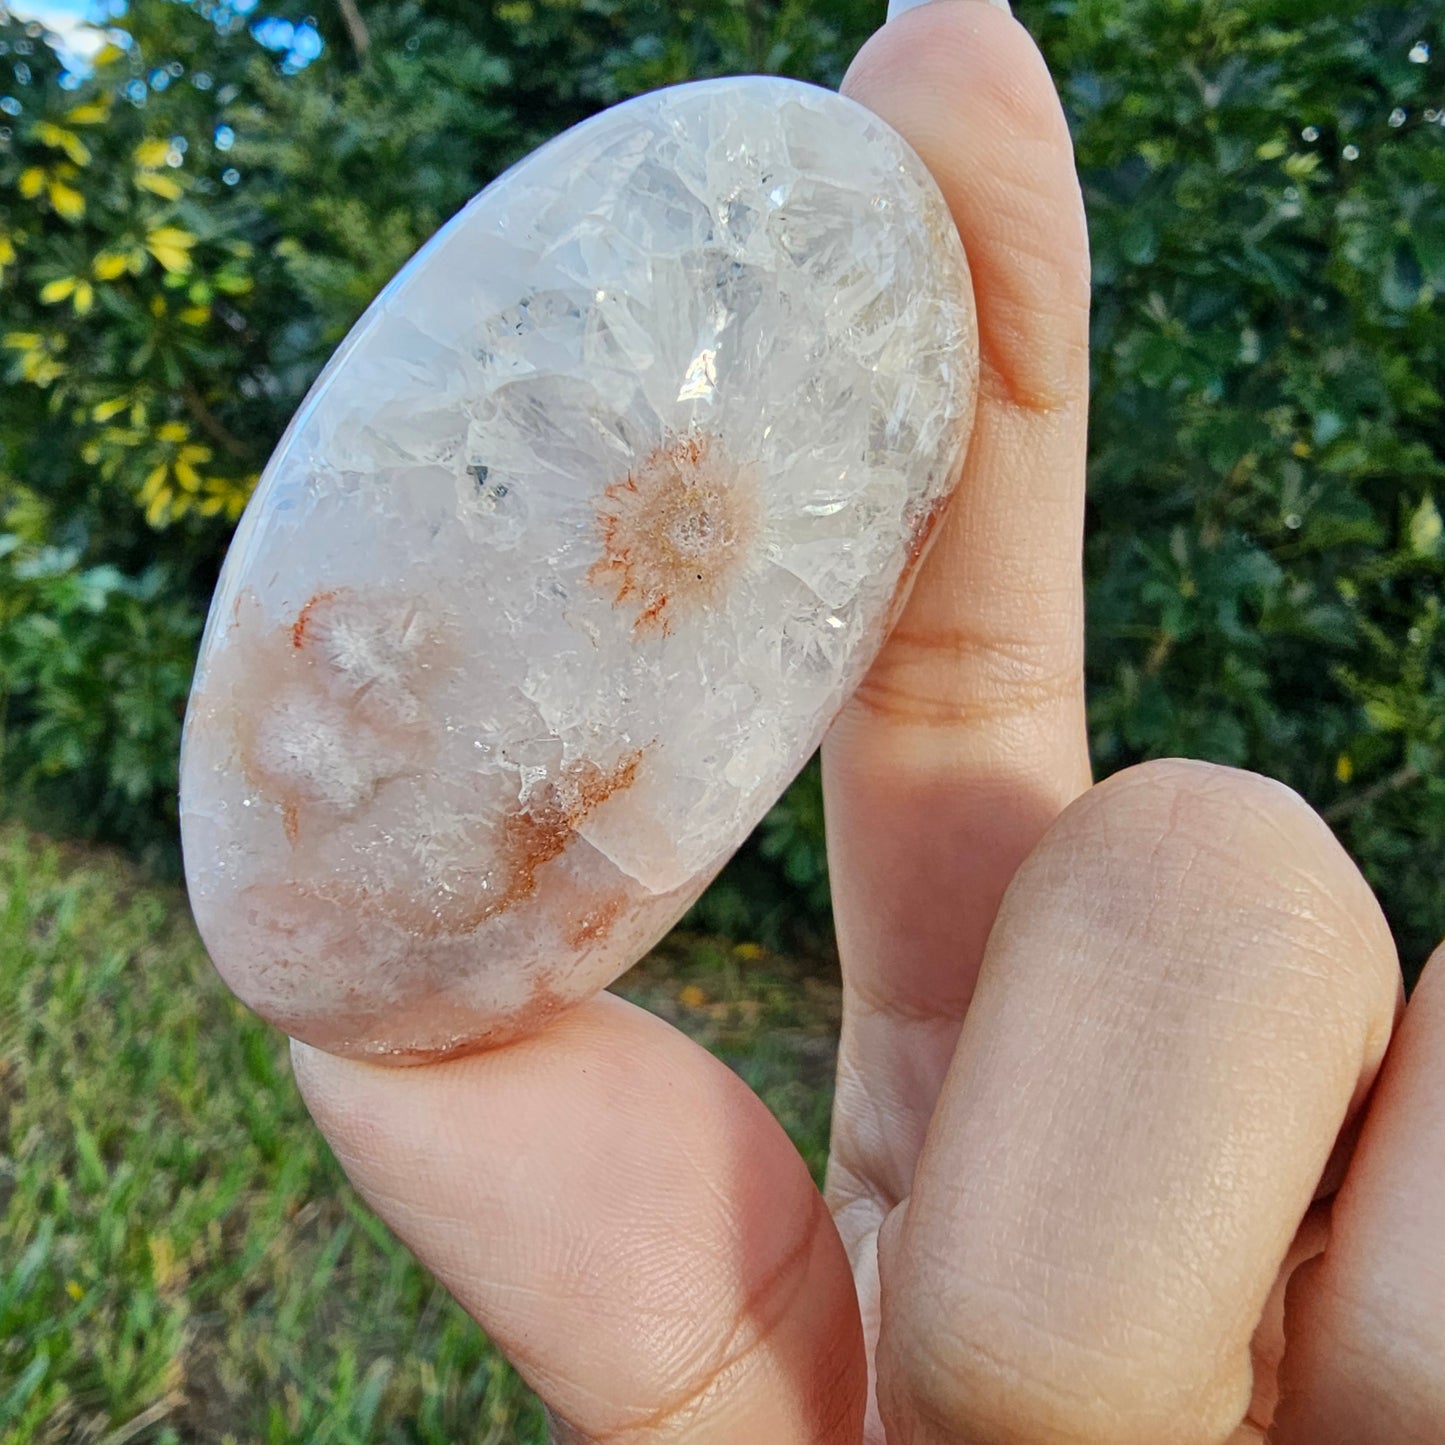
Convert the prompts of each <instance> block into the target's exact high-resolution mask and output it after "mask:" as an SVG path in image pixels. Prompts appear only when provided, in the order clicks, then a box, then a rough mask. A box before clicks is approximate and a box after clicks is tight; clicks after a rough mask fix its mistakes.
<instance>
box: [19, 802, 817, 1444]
mask: <svg viewBox="0 0 1445 1445" xmlns="http://www.w3.org/2000/svg"><path fill="white" fill-rule="evenodd" d="M620 987H621V990H622V991H623V992H625V993H627V994H628V995H629V996H631V997H633V998H635V999H637V1000H638V1001H639V1002H642V1003H644V1004H646V1005H647V1006H648V1007H650V1008H652V1009H654V1010H655V1011H656V1012H658V1013H661V1014H663V1015H665V1016H666V1017H668V1018H670V1019H672V1020H673V1021H675V1022H676V1023H678V1025H679V1026H680V1027H683V1028H685V1029H686V1030H687V1031H688V1032H689V1033H691V1034H693V1035H694V1036H696V1037H698V1038H699V1039H700V1040H701V1041H702V1042H703V1043H705V1044H706V1045H707V1046H708V1047H709V1048H712V1049H713V1050H714V1051H715V1052H717V1053H718V1054H719V1055H720V1056H721V1057H723V1058H724V1059H726V1060H727V1061H728V1062H729V1063H730V1064H732V1065H733V1067H735V1068H736V1069H738V1071H739V1072H740V1073H741V1074H742V1075H743V1076H744V1077H745V1078H747V1079H748V1080H749V1082H750V1083H752V1084H753V1086H754V1087H755V1088H757V1089H758V1091H759V1092H760V1093H761V1094H762V1095H763V1097H764V1099H766V1100H767V1102H768V1103H769V1105H770V1106H771V1107H772V1108H773V1109H774V1111H775V1112H776V1113H777V1114H778V1116H779V1117H780V1118H781V1119H782V1121H783V1123H784V1124H785V1126H786V1127H787V1128H788V1130H789V1132H790V1133H791V1134H792V1135H793V1137H794V1139H795V1140H796V1141H797V1143H798V1145H799V1147H800V1149H802V1151H803V1153H804V1155H805V1157H806V1158H807V1159H808V1161H809V1163H810V1165H811V1166H812V1167H813V1168H814V1170H815V1172H817V1171H820V1170H821V1168H822V1164H823V1159H824V1150H825V1141H826V1131H827V1117H828V1108H829V1103H830V1099H829V1089H830V1083H829V1077H830V1074H831V1061H832V1040H833V1035H834V1030H835V1027H836V1020H837V1010H838V999H837V990H836V988H835V987H834V986H832V985H830V984H825V983H823V982H821V981H819V980H818V979H817V978H816V977H814V976H812V974H811V973H810V972H809V971H808V970H807V969H805V968H803V967H801V966H799V965H797V964H794V963H791V962H790V961H788V960H783V959H779V958H777V957H775V956H772V955H768V954H765V953H763V952H762V951H761V950H758V949H755V948H752V947H749V946H747V945H743V946H741V947H738V948H734V947H732V946H730V945H728V944H726V943H724V942H722V941H719V940H715V939H708V938H698V937H684V936H674V937H673V938H672V939H669V940H668V941H667V943H666V944H664V945H663V947H662V948H661V949H660V950H659V951H658V953H657V954H655V955H654V956H653V957H651V958H649V959H648V960H645V961H644V963H643V964H642V965H640V966H639V968H638V969H636V970H634V972H633V973H632V974H630V975H628V977H627V979H625V980H624V981H623V984H622V985H620ZM544 1439H545V1435H544V1429H543V1424H542V1418H541V1412H540V1409H539V1407H538V1405H537V1403H536V1401H535V1399H534V1398H533V1397H532V1395H531V1394H530V1392H529V1391H528V1390H527V1388H526V1387H525V1385H523V1384H522V1382H521V1381H520V1380H519V1379H518V1378H517V1376H516V1375H515V1374H514V1373H513V1372H512V1371H511V1369H510V1368H509V1367H508V1365H507V1364H506V1362H505V1361H504V1360H503V1359H502V1358H501V1356H500V1355H498V1354H497V1353H496V1351H495V1350H493V1349H492V1348H491V1346H490V1345H489V1344H488V1342H487V1341H486V1339H485V1337H484V1336H483V1335H482V1334H481V1332H480V1331H479V1330H478V1329H477V1328H476V1326H475V1325H474V1324H473V1323H472V1322H471V1321H470V1320H469V1319H468V1318H467V1317H466V1316H465V1315H464V1314H463V1313H462V1311H461V1310H460V1309H459V1308H458V1307H457V1306H456V1305H455V1304H453V1303H452V1301H451V1300H450V1298H449V1297H448V1296H447V1295H446V1294H445V1293H444V1292H443V1291H442V1290H441V1289H440V1288H438V1287H437V1286H436V1285H435V1284H433V1283H432V1281H431V1280H430V1278H429V1277H428V1276H427V1275H426V1274H425V1273H424V1272H423V1271H422V1270H421V1269H420V1267H419V1266H418V1265H416V1264H415V1263H414V1262H413V1261H412V1259H411V1258H410V1256H409V1255H408V1254H407V1253H406V1251H405V1250H404V1249H403V1248H402V1247H401V1246H400V1245H399V1244H397V1243H396V1241H395V1240H393V1239H392V1238H391V1236H390V1235H389V1234H388V1233H387V1231H386V1230H385V1229H384V1228H383V1227H382V1226H381V1225H380V1224H379V1223H377V1221H376V1220H375V1219H373V1218H372V1217H371V1215H370V1214H369V1213H368V1212H367V1211H366V1209H365V1208H364V1207H363V1206H362V1205H361V1204H360V1203H359V1202H358V1200H357V1199H356V1198H355V1196H354V1195H353V1193H352V1192H351V1189H350V1187H349V1186H348V1185H347V1183H346V1181H345V1179H344V1178H343V1176H342V1175H341V1172H340V1170H339V1168H338V1167H337V1165H336V1163H335V1161H334V1160H333V1159H332V1158H331V1155H330V1153H329V1151H328V1150H327V1148H326V1146H325V1145H324V1143H323V1142H322V1141H321V1139H320V1137H319V1135H318V1134H317V1133H316V1131H315V1130H314V1128H313V1127H312V1126H311V1124H310V1123H309V1121H308V1120H307V1118H306V1115H305V1113H304V1111H303V1109H302V1107H301V1104H300V1101H299V1099H298V1097H297V1094H296V1091H295V1089H294V1087H293V1085H292V1082H291V1078H290V1074H289V1071H288V1066H287V1052H286V1048H285V1043H284V1040H282V1039H281V1037H280V1036H279V1035H278V1034H277V1033H275V1032H274V1031H273V1030H271V1029H270V1028H268V1027H267V1026H266V1025H264V1024H261V1023H260V1022H258V1021H257V1020H255V1019H254V1018H252V1017H251V1016H250V1015H249V1014H248V1013H247V1012H246V1011H245V1009H243V1008H242V1007H241V1006H240V1005H239V1004H237V1003H236V1002H235V1001H234V1000H233V999H232V998H231V997H230V995H229V994H227V993H226V991H225V990H224V988H222V986H221V985H220V983H219V981H218V980H217V979H216V978H215V976H214V975H213V974H212V972H211V970H210V967H209V965H208V964H207V963H206V961H205V956H204V954H203V952H202V950H201V947H200V944H199V942H198V941H197V939H196V936H195V934H194V932H193V931H192V928H191V926H190V922H189V917H188V915H187V912H186V909H185V904H184V900H183V898H182V897H181V895H180V894H179V893H178V892H176V891H174V890H169V889H165V888H160V887H155V886H152V885H149V884H147V883H146V882H145V881H144V880H143V879H141V878H140V877H139V876H138V875H137V874H136V873H135V872H134V870H133V869H131V868H130V867H128V866H127V865H126V864H125V863H124V862H122V861H121V860H120V859H118V858H116V857H112V856H109V855H104V854H95V853H91V852H84V853H82V852H79V851H77V850H72V849H67V848H62V847H59V846H57V845H53V844H49V843H45V842H43V841H41V840H38V839H36V838H34V837H33V836H31V835H28V834H25V833H23V832H20V831H17V830H15V829H7V830H0V1441H3V1442H5V1445H40V1442H61V1441H64V1442H67V1445H69V1442H76V1445H101V1442H104V1445H128V1442H136V1445H162V1442H167V1445H179V1442H192V1441H196V1442H217V1445H219V1442H225V1441H235V1442H237V1445H242V1442H252V1441H264V1442H271V1445H277V1442H283V1441H305V1442H308V1445H351V1442H363V1441H366V1442H371V1441H377V1442H380V1441H387V1442H392V1441H396V1442H436V1445H455V1442H460V1441H468V1442H471V1441H480V1442H484V1445H512V1442H517V1445H530V1442H541V1441H543V1440H544Z"/></svg>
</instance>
